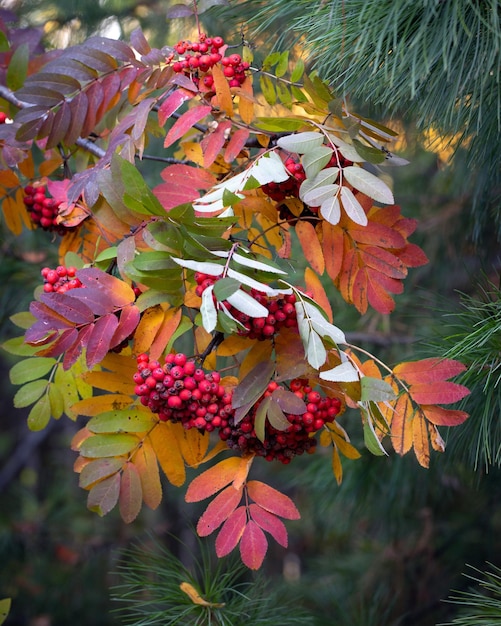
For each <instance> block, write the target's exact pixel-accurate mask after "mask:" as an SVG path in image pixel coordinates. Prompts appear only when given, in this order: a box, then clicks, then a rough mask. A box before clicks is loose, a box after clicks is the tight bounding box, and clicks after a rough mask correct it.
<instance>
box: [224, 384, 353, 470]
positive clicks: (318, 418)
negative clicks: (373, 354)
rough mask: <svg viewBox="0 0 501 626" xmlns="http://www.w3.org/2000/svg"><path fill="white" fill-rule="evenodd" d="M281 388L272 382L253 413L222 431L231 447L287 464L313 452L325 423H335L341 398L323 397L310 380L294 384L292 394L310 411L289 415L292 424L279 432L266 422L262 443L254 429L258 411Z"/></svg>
mask: <svg viewBox="0 0 501 626" xmlns="http://www.w3.org/2000/svg"><path fill="white" fill-rule="evenodd" d="M278 387H279V385H278V384H277V383H276V382H271V383H269V385H268V388H267V390H266V391H265V393H264V394H263V396H262V398H261V399H260V400H259V401H258V402H257V403H256V404H255V405H254V406H253V407H252V409H251V410H250V412H249V413H248V414H247V415H246V416H245V417H244V418H243V419H242V420H241V421H240V422H238V424H235V422H234V418H233V416H232V417H230V419H229V420H228V426H227V427H225V428H221V429H220V430H219V437H220V438H221V439H222V440H223V441H225V442H226V443H227V445H228V446H229V447H230V448H233V449H238V450H240V451H241V452H242V453H243V454H256V455H258V456H262V457H264V458H265V459H266V460H267V461H273V460H275V459H276V460H278V461H280V462H282V463H284V464H287V463H290V462H291V460H292V459H293V458H294V457H295V456H298V455H300V454H303V453H304V452H307V453H310V454H311V453H313V452H314V451H315V446H316V444H317V441H316V439H315V438H314V437H313V436H312V435H313V433H315V432H317V431H318V430H320V429H321V428H322V427H323V426H324V424H325V423H327V422H332V421H334V419H335V417H336V415H337V414H338V413H339V410H340V406H341V403H340V401H339V400H338V399H337V398H328V397H325V396H321V395H320V393H318V392H317V391H314V390H313V389H312V388H311V387H310V386H308V384H307V381H302V380H299V379H296V380H293V381H292V382H291V385H290V387H291V391H293V392H294V393H295V394H296V395H297V396H298V398H301V400H303V401H304V403H305V405H306V411H305V412H304V413H303V414H302V415H292V414H288V413H285V417H286V418H287V420H288V421H289V422H290V426H289V427H288V428H287V429H286V430H277V429H276V428H274V427H273V426H271V424H270V423H269V422H268V421H266V424H265V438H264V440H263V441H260V440H259V439H258V438H257V436H256V432H255V430H254V420H255V417H256V411H257V409H258V407H259V405H260V403H261V402H262V400H263V399H264V398H265V397H267V396H270V395H271V394H272V393H273V392H274V391H275V390H276V389H277V388H278Z"/></svg>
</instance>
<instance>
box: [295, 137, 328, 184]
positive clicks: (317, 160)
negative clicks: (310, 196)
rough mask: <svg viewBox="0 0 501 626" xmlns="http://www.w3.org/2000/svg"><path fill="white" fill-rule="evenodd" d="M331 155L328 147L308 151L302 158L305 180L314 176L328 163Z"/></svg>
mask: <svg viewBox="0 0 501 626" xmlns="http://www.w3.org/2000/svg"><path fill="white" fill-rule="evenodd" d="M332 154H333V150H332V148H329V147H328V146H322V145H320V146H318V147H316V148H314V149H313V150H308V152H306V153H305V154H304V156H303V160H302V164H303V167H304V172H305V174H306V177H307V178H312V177H313V176H316V175H317V174H318V173H319V172H320V171H321V170H323V168H324V167H325V166H326V165H327V163H328V162H329V161H330V159H331V156H332Z"/></svg>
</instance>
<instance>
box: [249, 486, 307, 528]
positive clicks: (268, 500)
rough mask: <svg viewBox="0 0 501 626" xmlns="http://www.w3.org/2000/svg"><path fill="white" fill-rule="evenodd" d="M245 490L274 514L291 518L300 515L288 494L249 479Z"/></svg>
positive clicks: (256, 501)
mask: <svg viewBox="0 0 501 626" xmlns="http://www.w3.org/2000/svg"><path fill="white" fill-rule="evenodd" d="M247 492H248V494H249V497H250V498H251V499H252V500H254V502H255V503H256V504H258V505H259V506H261V507H262V508H263V509H265V510H266V511H269V512H270V513H273V514H274V515H278V516H279V517H284V518H285V519H291V520H294V519H299V518H300V517H301V516H300V514H299V511H298V510H297V508H296V505H295V504H294V502H292V500H291V499H290V498H289V497H288V496H286V495H285V494H283V493H280V491H277V490H276V489H274V488H273V487H270V486H269V485H267V484H265V483H263V482H261V481H259V480H250V481H249V482H248V483H247Z"/></svg>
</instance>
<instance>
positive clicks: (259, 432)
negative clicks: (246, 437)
mask: <svg viewBox="0 0 501 626" xmlns="http://www.w3.org/2000/svg"><path fill="white" fill-rule="evenodd" d="M270 405H271V396H268V397H267V398H263V400H262V401H261V402H260V403H259V406H258V407H257V409H256V415H255V417H254V431H255V433H256V437H257V438H258V439H259V441H261V443H262V442H263V441H264V440H265V438H266V414H267V413H268V409H269V407H270Z"/></svg>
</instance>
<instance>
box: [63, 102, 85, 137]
mask: <svg viewBox="0 0 501 626" xmlns="http://www.w3.org/2000/svg"><path fill="white" fill-rule="evenodd" d="M88 107H89V101H88V99H87V94H86V93H85V91H81V92H80V93H79V94H78V95H76V96H75V97H74V98H73V99H72V100H71V102H70V111H71V125H70V127H69V129H68V132H67V133H66V137H65V138H64V143H65V144H67V145H68V146H71V145H73V144H74V143H75V141H76V140H77V139H78V138H79V137H80V135H81V133H82V128H83V125H84V122H85V118H86V116H87V109H88Z"/></svg>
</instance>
